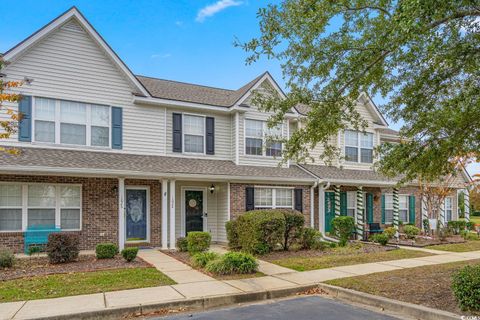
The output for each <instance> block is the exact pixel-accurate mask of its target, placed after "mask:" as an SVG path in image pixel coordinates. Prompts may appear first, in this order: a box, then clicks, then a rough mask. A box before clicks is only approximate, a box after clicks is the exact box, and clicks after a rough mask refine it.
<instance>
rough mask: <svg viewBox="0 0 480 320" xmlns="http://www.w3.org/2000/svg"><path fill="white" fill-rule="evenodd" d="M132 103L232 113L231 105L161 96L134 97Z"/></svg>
mask: <svg viewBox="0 0 480 320" xmlns="http://www.w3.org/2000/svg"><path fill="white" fill-rule="evenodd" d="M133 103H141V104H148V105H155V106H165V105H168V106H171V107H183V108H189V109H195V110H198V109H202V110H210V111H215V112H220V113H232V111H233V110H232V108H231V107H221V106H215V105H208V104H200V103H194V102H186V101H179V100H169V99H161V98H144V97H134V98H133Z"/></svg>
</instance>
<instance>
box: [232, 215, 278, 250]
mask: <svg viewBox="0 0 480 320" xmlns="http://www.w3.org/2000/svg"><path fill="white" fill-rule="evenodd" d="M237 233H238V243H239V246H240V248H241V250H243V251H245V252H249V253H255V254H265V253H268V252H270V251H271V250H273V249H274V248H275V247H276V246H277V245H278V244H280V243H282V242H283V239H284V234H285V217H284V215H283V214H282V212H281V211H279V210H254V211H249V212H246V213H244V214H242V215H241V216H240V217H238V219H237Z"/></svg>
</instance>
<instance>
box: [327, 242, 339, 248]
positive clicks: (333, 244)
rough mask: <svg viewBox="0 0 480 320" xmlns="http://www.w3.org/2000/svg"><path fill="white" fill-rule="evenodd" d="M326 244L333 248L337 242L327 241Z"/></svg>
mask: <svg viewBox="0 0 480 320" xmlns="http://www.w3.org/2000/svg"><path fill="white" fill-rule="evenodd" d="M328 246H329V247H330V248H332V249H333V248H336V247H337V244H336V243H335V242H328Z"/></svg>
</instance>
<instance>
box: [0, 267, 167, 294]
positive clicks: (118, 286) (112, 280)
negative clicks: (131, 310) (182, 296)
mask: <svg viewBox="0 0 480 320" xmlns="http://www.w3.org/2000/svg"><path fill="white" fill-rule="evenodd" d="M169 284H175V282H174V281H173V280H172V279H170V278H168V277H167V276H166V275H164V274H163V273H161V272H159V271H158V270H157V269H155V268H129V269H117V270H107V271H93V272H79V273H70V274H54V275H48V276H38V277H30V278H23V279H15V280H8V281H2V282H0V302H8V301H19V300H34V299H46V298H57V297H64V296H73V295H79V294H90V293H98V292H106V291H115V290H124V289H135V288H144V287H156V286H163V285H169Z"/></svg>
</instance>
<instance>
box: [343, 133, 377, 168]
mask: <svg viewBox="0 0 480 320" xmlns="http://www.w3.org/2000/svg"><path fill="white" fill-rule="evenodd" d="M373 137H374V136H373V133H363V132H359V131H353V130H345V160H346V161H349V162H360V163H373Z"/></svg>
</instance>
